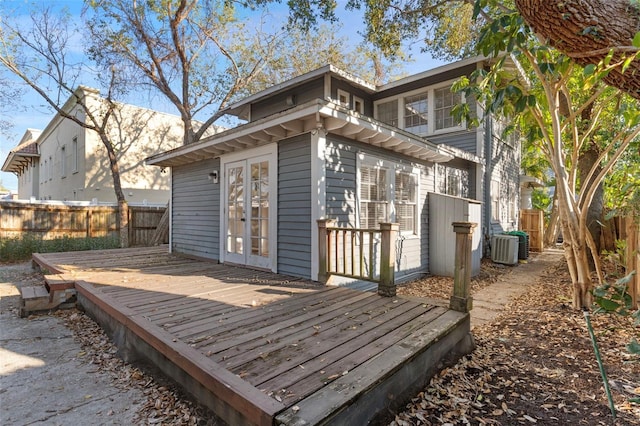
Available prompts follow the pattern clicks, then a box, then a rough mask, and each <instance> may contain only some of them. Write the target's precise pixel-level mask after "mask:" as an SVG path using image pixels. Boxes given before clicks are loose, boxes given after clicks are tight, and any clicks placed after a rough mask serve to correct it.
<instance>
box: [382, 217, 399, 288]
mask: <svg viewBox="0 0 640 426" xmlns="http://www.w3.org/2000/svg"><path fill="white" fill-rule="evenodd" d="M399 230H400V225H399V224H397V223H381V224H380V232H381V234H382V236H381V238H380V284H378V294H379V295H380V296H387V297H393V296H395V295H396V279H395V267H396V238H397V235H398V231H399Z"/></svg>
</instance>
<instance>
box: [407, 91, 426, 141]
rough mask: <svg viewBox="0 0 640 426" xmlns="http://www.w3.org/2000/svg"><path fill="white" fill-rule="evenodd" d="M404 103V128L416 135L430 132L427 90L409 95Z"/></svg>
mask: <svg viewBox="0 0 640 426" xmlns="http://www.w3.org/2000/svg"><path fill="white" fill-rule="evenodd" d="M403 103H404V129H405V130H407V131H409V132H411V133H415V134H416V135H425V134H427V133H429V127H428V124H429V115H428V114H429V95H428V93H427V92H422V93H418V94H416V95H412V96H407V97H405V98H404V100H403Z"/></svg>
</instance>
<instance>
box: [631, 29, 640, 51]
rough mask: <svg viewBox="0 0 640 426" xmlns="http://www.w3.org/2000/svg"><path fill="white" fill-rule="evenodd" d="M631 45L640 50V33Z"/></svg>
mask: <svg viewBox="0 0 640 426" xmlns="http://www.w3.org/2000/svg"><path fill="white" fill-rule="evenodd" d="M631 44H632V45H633V47H638V48H640V32H637V33H636V35H635V36H634V37H633V41H632V42H631Z"/></svg>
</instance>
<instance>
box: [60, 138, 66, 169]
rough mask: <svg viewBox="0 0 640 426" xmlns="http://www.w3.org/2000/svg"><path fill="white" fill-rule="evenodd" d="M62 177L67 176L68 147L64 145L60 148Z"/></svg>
mask: <svg viewBox="0 0 640 426" xmlns="http://www.w3.org/2000/svg"><path fill="white" fill-rule="evenodd" d="M60 176H62V177H66V176H67V146H66V145H62V147H61V148H60Z"/></svg>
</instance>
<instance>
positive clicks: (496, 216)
mask: <svg viewBox="0 0 640 426" xmlns="http://www.w3.org/2000/svg"><path fill="white" fill-rule="evenodd" d="M494 184H495V185H496V187H497V192H498V193H497V194H495V192H496V191H494V189H496V188H494ZM501 191H502V182H500V180H499V179H491V183H490V184H489V202H490V204H491V223H500V222H501V221H502V214H501V212H502V202H501V200H500V198H501V197H500V192H501ZM494 197H496V199H495V200H494ZM494 201H497V205H496V208H497V211H495V212H494V208H493V207H494V206H493V203H494Z"/></svg>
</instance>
